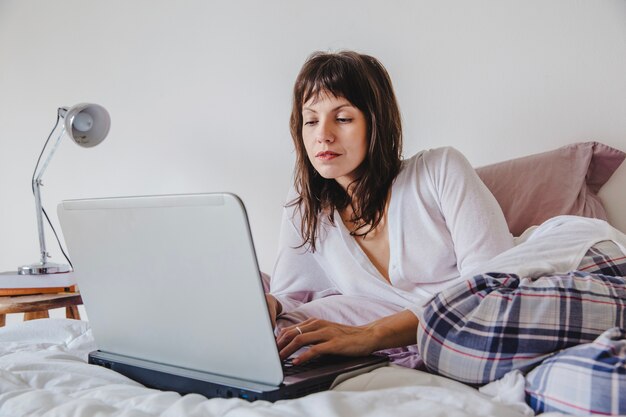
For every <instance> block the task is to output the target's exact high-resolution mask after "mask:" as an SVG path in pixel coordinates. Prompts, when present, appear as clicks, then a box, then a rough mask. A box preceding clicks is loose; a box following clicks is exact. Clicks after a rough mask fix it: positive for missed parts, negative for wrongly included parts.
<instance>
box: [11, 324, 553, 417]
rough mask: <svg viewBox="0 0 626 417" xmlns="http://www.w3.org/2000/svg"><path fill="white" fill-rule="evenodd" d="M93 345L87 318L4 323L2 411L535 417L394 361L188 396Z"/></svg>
mask: <svg viewBox="0 0 626 417" xmlns="http://www.w3.org/2000/svg"><path fill="white" fill-rule="evenodd" d="M94 348H95V345H94V342H93V338H92V336H91V331H90V329H89V326H88V324H87V323H86V322H81V321H74V320H64V319H46V320H34V321H30V322H25V323H22V324H18V325H13V326H8V327H6V328H1V329H0V417H18V416H44V415H45V416H46V417H55V416H63V417H70V416H98V417H109V416H111V417H112V416H115V417H131V416H132V417H139V416H176V417H179V416H191V417H195V416H203V417H207V416H325V417H334V416H393V417H403V416H407V417H408V416H419V415H427V416H429V417H430V416H500V417H507V416H510V417H521V416H524V415H526V416H528V415H532V412H530V410H529V409H528V408H527V407H526V406H525V405H524V404H523V403H514V404H505V403H501V402H498V401H494V400H492V399H491V398H490V397H489V396H487V395H486V394H483V393H480V392H478V391H477V390H475V389H473V388H471V387H468V386H465V385H463V384H460V383H457V382H454V381H451V380H449V379H446V378H442V377H438V376H434V375H430V374H428V373H425V372H420V371H416V370H412V369H406V368H400V367H393V366H391V367H385V368H381V369H377V370H375V371H373V372H370V373H368V374H364V375H360V376H358V377H356V378H352V379H349V380H347V381H345V382H343V383H342V384H340V385H339V386H337V387H336V388H335V389H334V390H332V391H327V392H322V393H317V394H313V395H309V396H307V397H304V398H300V399H296V400H285V401H278V402H276V403H274V404H272V403H269V402H264V401H257V402H254V403H249V402H247V401H244V400H239V399H211V400H209V399H207V398H205V397H203V396H200V395H196V394H191V395H186V396H184V397H181V396H180V395H178V394H177V393H174V392H161V391H157V390H152V389H148V388H145V387H143V386H141V385H140V384H137V383H135V382H133V381H131V380H129V379H127V378H126V377H123V376H121V375H119V374H117V373H115V372H113V371H111V370H108V369H105V368H102V367H98V366H92V365H88V364H86V362H85V361H86V357H87V354H88V352H90V351H91V350H93V349H94ZM496 391H497V390H496ZM501 392H502V391H501ZM553 415H556V414H553ZM545 416H547V414H545Z"/></svg>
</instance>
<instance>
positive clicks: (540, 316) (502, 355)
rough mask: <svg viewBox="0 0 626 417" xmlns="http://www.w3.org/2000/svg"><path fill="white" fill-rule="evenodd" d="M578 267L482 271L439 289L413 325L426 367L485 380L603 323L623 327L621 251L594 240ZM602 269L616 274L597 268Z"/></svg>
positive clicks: (624, 265)
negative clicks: (539, 273) (528, 274)
mask: <svg viewBox="0 0 626 417" xmlns="http://www.w3.org/2000/svg"><path fill="white" fill-rule="evenodd" d="M620 258H621V259H620ZM581 268H585V271H575V272H571V273H569V274H565V275H552V276H545V277H541V278H538V279H534V280H532V279H529V278H520V277H518V276H516V275H512V274H503V273H489V274H484V275H478V276H476V277H474V278H473V279H471V280H469V281H466V282H463V283H460V284H458V285H456V286H454V287H451V288H449V289H447V290H445V291H443V292H441V293H440V294H438V295H437V296H436V297H435V298H434V299H433V300H432V301H431V302H430V303H429V304H428V305H427V306H426V309H425V312H424V315H423V317H422V320H421V322H420V326H419V328H418V335H417V336H418V345H419V348H420V352H421V354H422V358H423V360H424V362H425V364H426V366H427V367H428V368H429V370H431V371H433V372H436V373H439V374H441V375H445V376H448V377H450V378H453V379H456V380H458V381H462V382H466V383H470V384H485V383H487V382H490V381H493V380H496V379H499V378H501V377H502V376H504V374H506V373H507V372H509V371H511V370H513V369H520V370H522V371H528V370H530V369H531V368H533V367H535V366H536V365H538V364H539V363H540V362H542V361H543V360H544V359H545V358H547V357H548V356H550V355H551V354H553V353H554V352H558V351H560V350H562V349H566V348H568V347H572V346H576V345H580V344H582V343H589V342H592V341H593V340H594V339H596V338H597V337H598V336H599V335H600V334H602V333H603V332H604V331H605V330H607V329H611V328H613V327H618V328H622V329H624V328H626V279H625V278H624V276H626V259H624V254H623V253H621V252H620V251H619V249H618V248H617V246H615V245H614V244H612V243H602V244H599V245H596V246H594V248H592V249H590V250H589V252H588V253H587V255H586V256H585V258H584V259H583V261H582V262H581ZM607 269H610V270H611V271H613V272H615V273H617V274H619V276H609V275H604V274H602V273H601V272H600V273H599V271H606V270H607Z"/></svg>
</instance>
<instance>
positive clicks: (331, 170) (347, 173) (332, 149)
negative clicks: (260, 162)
mask: <svg viewBox="0 0 626 417" xmlns="http://www.w3.org/2000/svg"><path fill="white" fill-rule="evenodd" d="M302 138H303V140H304V146H305V148H306V152H307V155H308V157H309V160H310V161H311V164H313V167H314V168H315V170H316V171H317V172H318V173H319V174H320V175H321V176H322V177H324V178H326V179H334V180H336V181H337V182H338V183H339V184H340V185H341V186H342V187H343V188H344V189H347V186H348V184H350V183H351V182H352V181H354V180H355V179H356V177H355V175H356V169H357V168H358V167H359V165H361V162H363V160H364V159H365V156H366V155H367V147H368V144H367V123H366V121H365V115H364V114H363V112H361V110H359V109H357V108H356V107H354V106H353V105H352V104H351V103H350V102H349V101H348V100H346V99H345V98H343V97H335V96H333V95H332V94H328V93H324V92H322V93H321V94H320V95H319V96H317V97H314V98H312V99H310V100H309V101H307V102H306V103H304V105H303V106H302Z"/></svg>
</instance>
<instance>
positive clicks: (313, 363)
mask: <svg viewBox="0 0 626 417" xmlns="http://www.w3.org/2000/svg"><path fill="white" fill-rule="evenodd" d="M345 361H346V358H345V357H340V356H331V355H327V356H320V357H317V358H315V359H311V360H310V361H308V362H305V363H301V364H300V365H294V364H293V362H292V358H287V359H285V360H284V361H283V374H284V375H285V376H291V375H296V374H301V373H303V372H307V371H312V370H315V369H319V368H322V367H324V366H328V365H332V364H336V363H341V362H345Z"/></svg>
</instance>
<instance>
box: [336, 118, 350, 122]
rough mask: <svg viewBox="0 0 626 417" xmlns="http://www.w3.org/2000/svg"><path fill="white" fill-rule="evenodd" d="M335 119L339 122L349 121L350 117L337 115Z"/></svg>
mask: <svg viewBox="0 0 626 417" xmlns="http://www.w3.org/2000/svg"><path fill="white" fill-rule="evenodd" d="M337 121H338V122H339V123H350V122H351V121H352V119H350V118H349V117H337Z"/></svg>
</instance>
